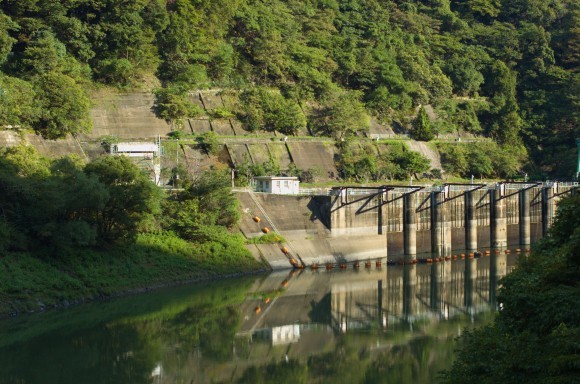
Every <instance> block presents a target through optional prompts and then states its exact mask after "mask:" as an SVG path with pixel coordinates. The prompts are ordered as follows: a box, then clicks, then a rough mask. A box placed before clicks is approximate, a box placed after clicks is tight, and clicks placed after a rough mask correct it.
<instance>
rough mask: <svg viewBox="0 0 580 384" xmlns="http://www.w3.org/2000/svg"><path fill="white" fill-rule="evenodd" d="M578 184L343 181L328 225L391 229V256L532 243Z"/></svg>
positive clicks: (344, 229)
mask: <svg viewBox="0 0 580 384" xmlns="http://www.w3.org/2000/svg"><path fill="white" fill-rule="evenodd" d="M577 188H578V184H577V183H555V182H554V183H522V182H502V183H497V184H493V185H485V184H444V185H441V186H430V187H421V186H396V185H383V186H379V187H360V186H346V187H335V188H332V190H331V191H330V202H329V204H328V212H327V213H328V217H329V220H328V226H329V229H330V230H331V232H332V233H333V235H334V236H340V235H341V234H344V235H351V236H352V235H354V234H357V233H365V232H366V233H369V232H372V231H374V232H375V233H376V234H377V235H383V236H385V237H386V239H387V255H388V256H394V255H407V256H415V255H417V254H418V253H429V252H430V253H432V254H433V255H434V256H436V257H438V256H448V255H450V254H451V253H452V251H453V250H459V249H461V250H463V249H464V250H468V251H475V250H477V249H479V248H505V247H507V246H508V245H521V246H522V247H527V246H529V245H530V244H531V243H533V242H535V241H536V240H538V239H539V238H541V237H542V236H545V235H546V233H547V231H548V228H549V227H550V225H551V223H552V221H553V218H554V215H555V212H556V207H557V204H558V201H559V200H560V198H561V197H562V196H564V195H566V194H571V193H574V192H575V190H576V189H577Z"/></svg>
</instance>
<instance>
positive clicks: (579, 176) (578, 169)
mask: <svg viewBox="0 0 580 384" xmlns="http://www.w3.org/2000/svg"><path fill="white" fill-rule="evenodd" d="M576 146H577V147H578V163H577V165H576V181H578V179H580V139H576Z"/></svg>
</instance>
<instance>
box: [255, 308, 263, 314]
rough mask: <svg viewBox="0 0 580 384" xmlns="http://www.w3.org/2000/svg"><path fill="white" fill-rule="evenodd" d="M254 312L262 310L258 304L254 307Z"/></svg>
mask: <svg viewBox="0 0 580 384" xmlns="http://www.w3.org/2000/svg"><path fill="white" fill-rule="evenodd" d="M254 312H256V313H260V312H262V308H260V306H257V307H256V308H254Z"/></svg>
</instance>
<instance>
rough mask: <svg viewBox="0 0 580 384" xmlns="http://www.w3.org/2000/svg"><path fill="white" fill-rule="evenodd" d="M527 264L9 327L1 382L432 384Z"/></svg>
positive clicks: (144, 298) (178, 293) (143, 299)
mask: <svg viewBox="0 0 580 384" xmlns="http://www.w3.org/2000/svg"><path fill="white" fill-rule="evenodd" d="M515 261H516V257H515V256H509V255H508V256H505V255H501V256H500V255H497V256H496V255H492V256H491V257H482V258H479V259H473V260H469V259H468V260H457V261H447V262H441V263H435V264H424V265H422V264H419V265H412V266H404V267H403V266H388V267H386V266H383V267H382V268H380V269H377V268H376V267H375V265H374V264H373V266H372V268H369V269H366V268H364V265H362V264H361V269H360V270H358V271H355V270H354V269H353V268H352V266H349V269H348V270H334V271H330V272H327V271H325V270H319V271H310V270H304V271H292V272H289V271H285V272H276V273H272V274H270V275H266V276H258V277H251V278H244V279H236V280H229V281H225V282H219V283H212V284H204V285H196V286H186V287H179V288H173V289H166V290H161V291H156V292H152V293H147V294H143V295H138V296H131V297H125V298H122V299H118V300H114V301H110V302H106V303H95V304H90V305H83V306H79V307H76V308H72V309H69V310H64V311H59V312H49V313H43V314H36V315H31V316H23V317H19V318H17V319H11V320H7V321H2V322H0V367H2V369H1V372H0V383H19V384H25V383H26V384H28V383H43V384H51V383H59V384H67V383H75V384H77V383H83V384H91V383H99V384H101V383H232V382H233V383H252V384H253V383H276V384H281V383H432V382H436V378H437V372H438V371H440V370H442V369H445V368H448V367H450V365H451V363H452V359H453V348H454V339H455V338H456V337H457V336H458V335H460V334H461V332H462V331H463V330H464V329H465V328H466V327H469V326H474V325H479V324H484V323H485V322H488V321H490V319H491V318H492V316H493V312H492V309H493V308H495V307H496V302H495V297H496V295H495V293H496V286H497V280H498V278H500V277H502V276H504V275H506V274H507V273H509V272H510V271H511V269H512V268H513V266H514V265H515Z"/></svg>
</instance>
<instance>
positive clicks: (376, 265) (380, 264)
mask: <svg viewBox="0 0 580 384" xmlns="http://www.w3.org/2000/svg"><path fill="white" fill-rule="evenodd" d="M382 265H383V262H382V261H376V262H375V267H377V268H380V267H382Z"/></svg>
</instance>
